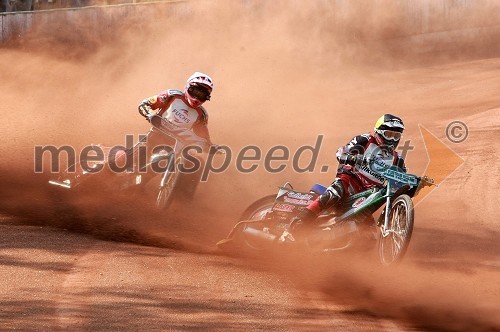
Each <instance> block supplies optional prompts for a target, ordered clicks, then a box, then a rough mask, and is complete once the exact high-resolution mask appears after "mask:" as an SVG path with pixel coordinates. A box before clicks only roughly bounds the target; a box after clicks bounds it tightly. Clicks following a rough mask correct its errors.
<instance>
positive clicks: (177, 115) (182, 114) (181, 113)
mask: <svg viewBox="0 0 500 332" xmlns="http://www.w3.org/2000/svg"><path fill="white" fill-rule="evenodd" d="M172 114H173V116H174V122H176V123H189V122H191V119H190V118H189V117H188V115H189V112H188V110H186V109H180V110H178V109H174V110H173V111H172Z"/></svg>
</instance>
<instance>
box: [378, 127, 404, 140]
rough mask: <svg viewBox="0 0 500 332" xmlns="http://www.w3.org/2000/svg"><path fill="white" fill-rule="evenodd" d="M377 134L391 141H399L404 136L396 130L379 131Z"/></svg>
mask: <svg viewBox="0 0 500 332" xmlns="http://www.w3.org/2000/svg"><path fill="white" fill-rule="evenodd" d="M377 133H378V134H380V135H382V137H383V138H385V139H386V140H389V141H399V140H400V139H401V136H403V134H401V133H400V132H397V131H394V130H382V129H378V130H377Z"/></svg>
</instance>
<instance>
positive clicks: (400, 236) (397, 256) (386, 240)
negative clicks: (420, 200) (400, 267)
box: [378, 194, 414, 266]
mask: <svg viewBox="0 0 500 332" xmlns="http://www.w3.org/2000/svg"><path fill="white" fill-rule="evenodd" d="M413 222H414V210H413V201H412V200H411V198H410V196H408V195H405V194H403V195H401V196H398V197H397V198H396V199H395V200H394V202H393V203H392V206H391V211H390V214H389V226H388V229H387V235H386V236H383V234H381V235H380V237H379V240H378V254H379V259H380V262H381V263H382V264H383V265H386V266H388V265H392V264H395V263H398V262H400V261H401V259H402V258H403V257H404V255H405V253H406V250H407V249H408V245H409V244H410V240H411V235H412V232H413Z"/></svg>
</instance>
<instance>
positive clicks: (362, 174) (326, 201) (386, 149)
mask: <svg viewBox="0 0 500 332" xmlns="http://www.w3.org/2000/svg"><path fill="white" fill-rule="evenodd" d="M404 129H405V127H404V124H403V121H402V120H401V118H399V117H397V116H394V115H391V114H384V115H382V116H381V117H380V118H379V119H378V120H377V122H376V123H375V128H374V133H373V134H362V135H358V136H356V137H354V138H353V139H352V140H351V141H350V142H349V143H348V144H347V145H346V146H343V147H340V148H339V149H338V151H337V154H336V156H337V159H338V160H339V162H340V164H339V168H338V170H337V177H336V178H335V180H334V181H333V183H332V184H331V185H330V186H329V187H328V188H327V189H326V191H325V192H324V193H323V194H322V195H320V196H319V197H318V198H316V200H314V202H312V203H311V204H309V205H308V206H307V207H306V208H305V209H304V210H302V211H301V212H300V213H299V215H298V216H297V217H295V218H294V219H292V222H291V224H290V227H289V230H286V231H285V232H284V233H283V235H282V236H281V237H280V241H281V242H284V243H287V242H294V241H295V238H294V237H293V235H292V234H291V232H297V230H298V229H299V228H302V227H303V226H307V225H312V223H313V222H314V220H315V219H316V217H317V216H318V215H319V214H320V213H321V212H322V211H324V210H326V209H328V208H332V207H335V206H337V205H338V204H339V203H340V202H341V201H342V200H344V199H345V198H347V197H348V196H350V195H353V194H356V193H359V192H362V191H364V190H367V189H370V188H373V187H382V186H383V184H384V179H383V178H381V177H380V176H379V175H378V174H377V173H374V172H373V171H372V170H371V168H370V167H369V166H367V165H366V164H365V165H362V164H360V163H358V162H357V160H358V158H357V157H356V156H358V157H361V156H362V157H363V158H365V160H374V159H377V160H382V161H383V163H384V164H386V165H387V166H391V165H396V166H398V167H400V168H401V169H402V170H403V171H404V172H406V166H405V163H404V159H403V158H402V157H401V156H400V155H399V154H398V153H397V152H396V150H395V149H396V147H397V146H398V144H399V141H400V139H401V135H402V133H403V130H404Z"/></svg>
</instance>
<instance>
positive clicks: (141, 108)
mask: <svg viewBox="0 0 500 332" xmlns="http://www.w3.org/2000/svg"><path fill="white" fill-rule="evenodd" d="M139 113H141V115H142V116H144V117H147V116H148V114H151V113H152V109H151V107H150V106H149V105H147V104H141V105H139Z"/></svg>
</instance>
